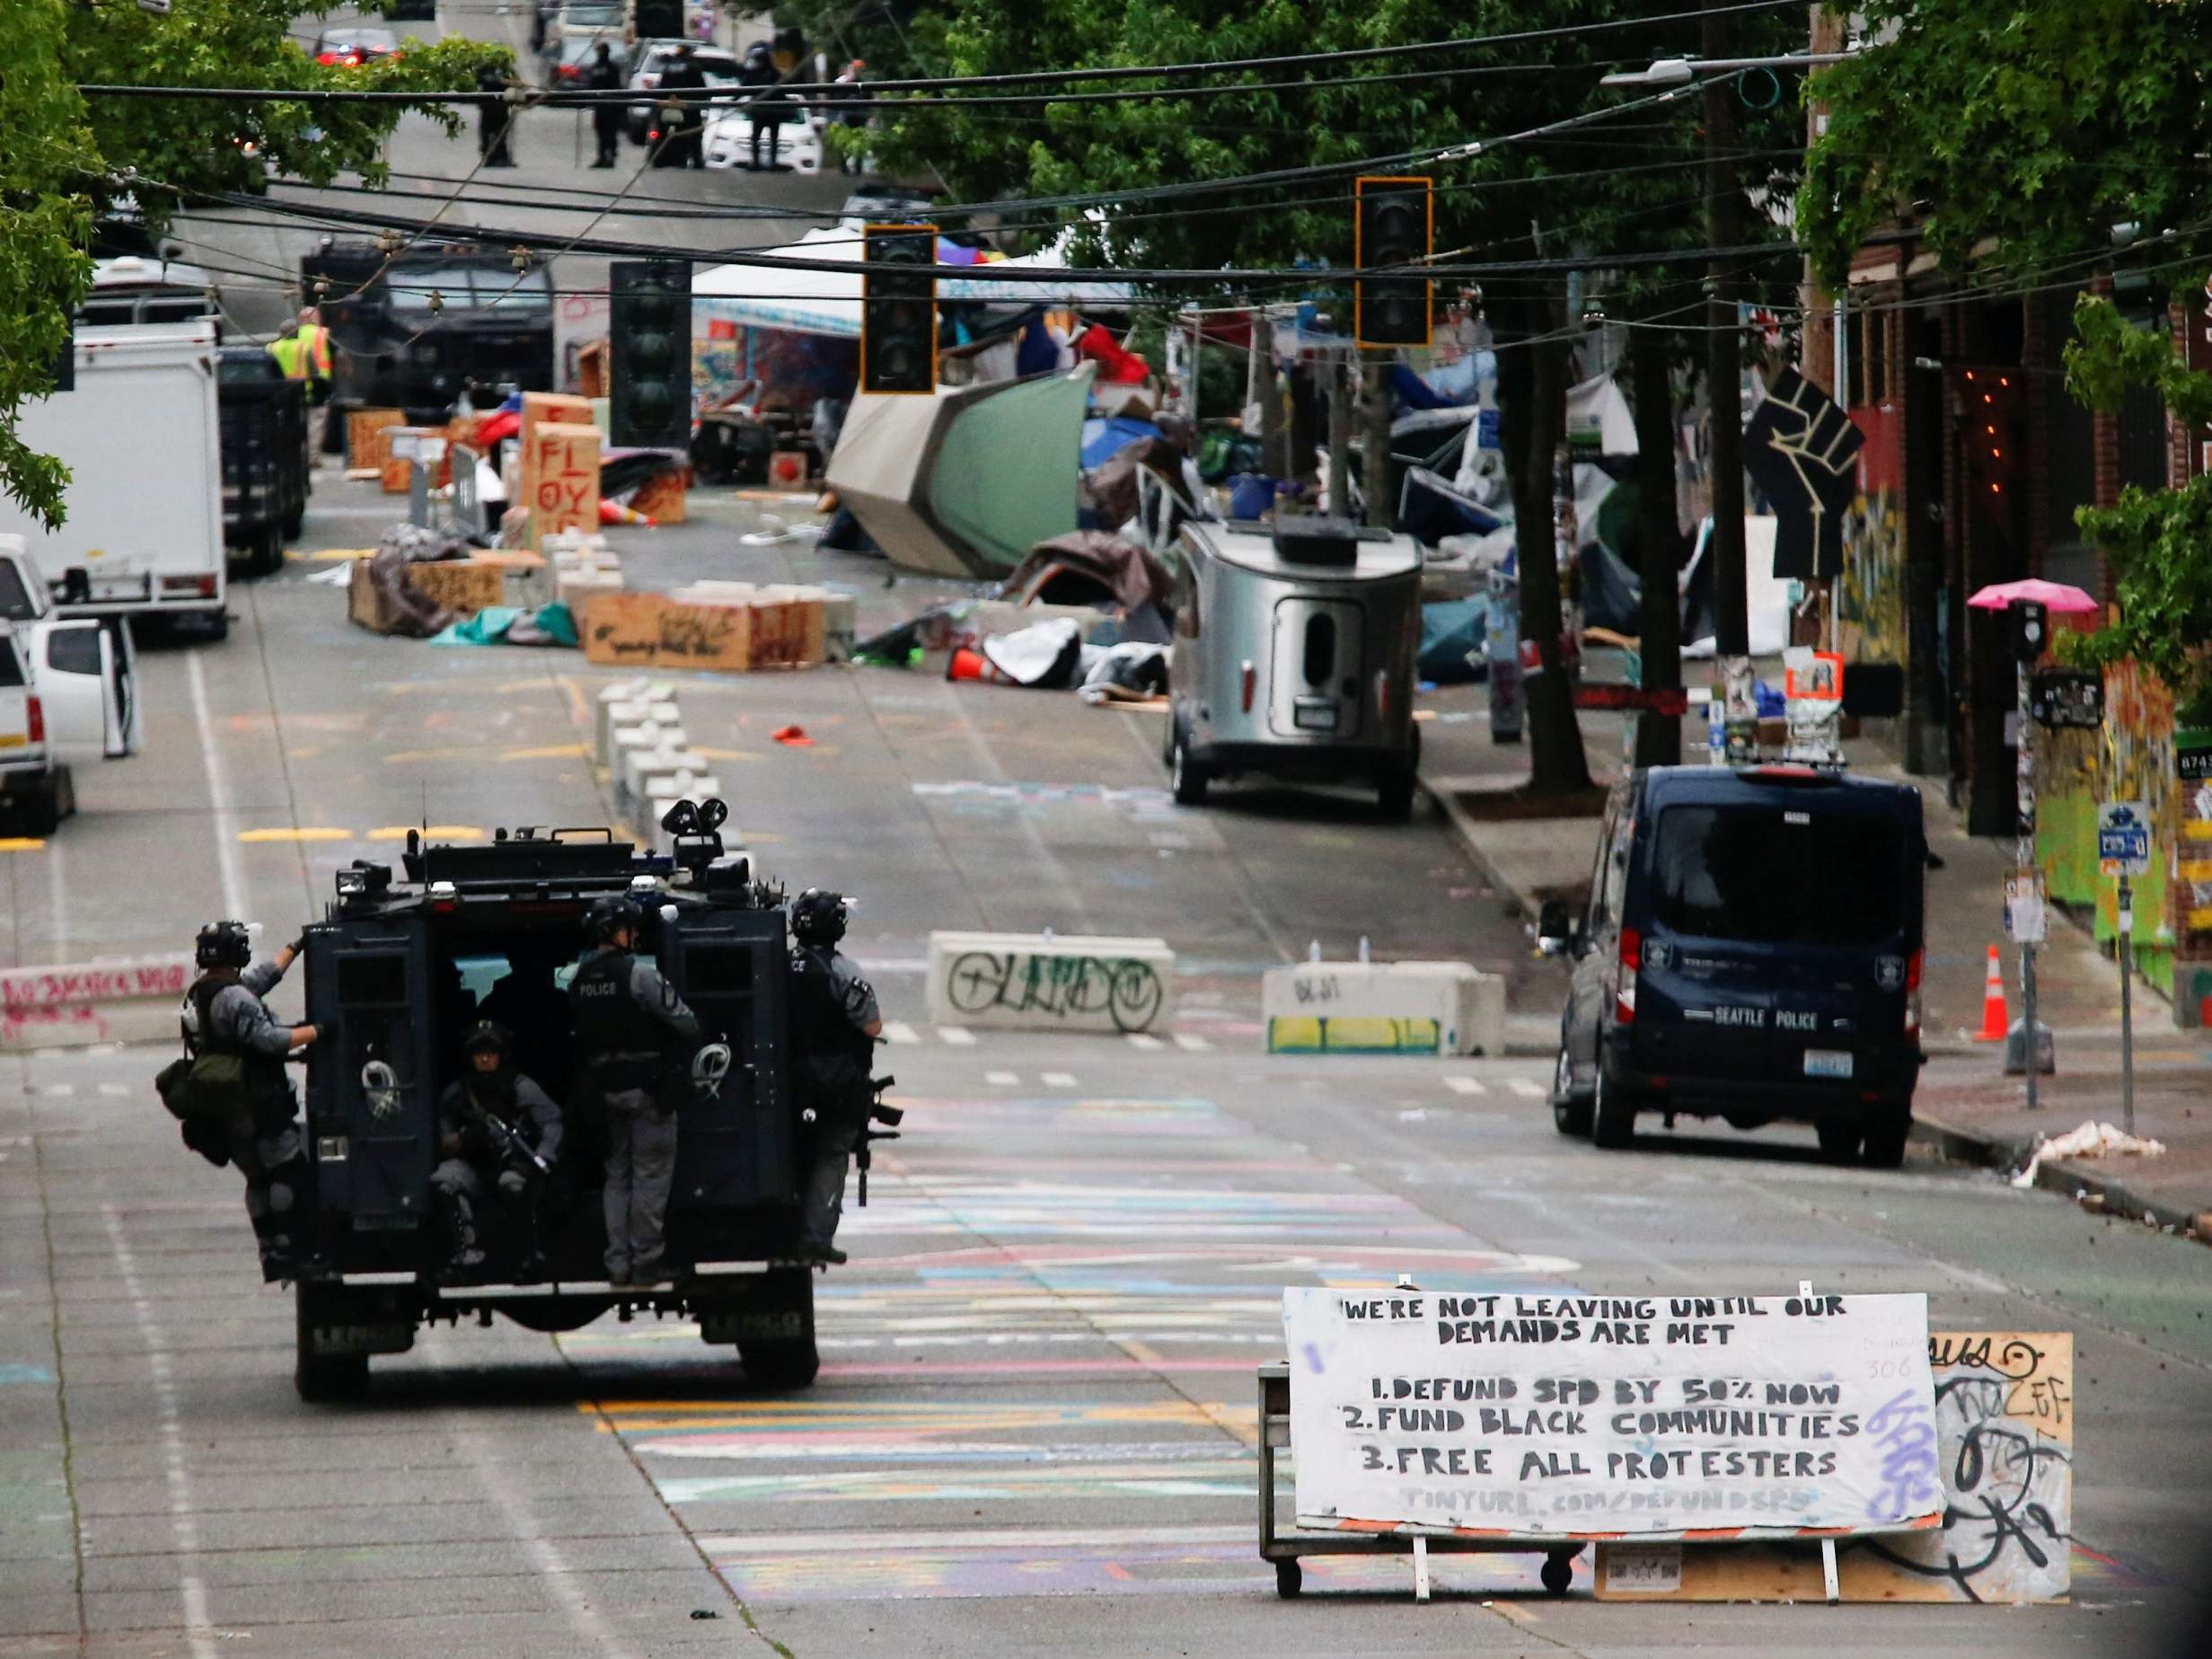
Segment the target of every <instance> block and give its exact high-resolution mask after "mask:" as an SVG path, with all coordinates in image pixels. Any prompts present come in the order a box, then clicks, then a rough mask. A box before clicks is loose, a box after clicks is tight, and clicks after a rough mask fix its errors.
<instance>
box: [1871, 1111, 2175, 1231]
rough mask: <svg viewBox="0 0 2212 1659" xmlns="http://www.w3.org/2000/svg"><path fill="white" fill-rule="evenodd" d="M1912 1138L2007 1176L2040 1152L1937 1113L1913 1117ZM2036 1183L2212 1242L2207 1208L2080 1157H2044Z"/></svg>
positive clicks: (2103, 1210) (2117, 1213) (1953, 1159)
mask: <svg viewBox="0 0 2212 1659" xmlns="http://www.w3.org/2000/svg"><path fill="white" fill-rule="evenodd" d="M1912 1138H1913V1140H1914V1141H1916V1142H1917V1143H1919V1144H1921V1145H1923V1146H1931V1147H1933V1148H1934V1150H1935V1152H1936V1154H1937V1155H1938V1156H1939V1157H1942V1158H1944V1159H1947V1160H1950V1161H1951V1162H1952V1163H1963V1164H1970V1165H1973V1166H1975V1167H1977V1168H1979V1169H1996V1170H1998V1171H2000V1172H2002V1173H2005V1174H2007V1175H2009V1174H2011V1173H2012V1172H2013V1171H2014V1170H2017V1169H2023V1168H2025V1167H2026V1165H2027V1162H2028V1160H2029V1159H2030V1158H2031V1157H2033V1156H2034V1153H2035V1146H2034V1143H2032V1142H2028V1141H2020V1140H2015V1139H2014V1138H2012V1137H2011V1136H2007V1135H1996V1134H1987V1133H1985V1132H1983V1131H1981V1130H1978V1129H1962V1128H1961V1127H1959V1126H1958V1125H1955V1124H1947V1123H1944V1122H1943V1120H1942V1119H1940V1118H1934V1117H1916V1118H1914V1119H1913V1125H1912ZM2035 1185H2036V1187H2037V1188H2038V1189H2039V1190H2040V1191H2043V1192H2049V1193H2056V1194H2058V1196H2060V1197H2062V1198H2075V1199H2080V1198H2084V1197H2093V1198H2095V1199H2096V1200H2097V1205H2096V1207H2097V1209H2098V1211H2099V1213H2102V1214H2105V1215H2111V1216H2117V1217H2118V1218H2119V1219H2120V1220H2122V1221H2139V1222H2147V1223H2148V1224H2150V1225H2152V1226H2155V1227H2162V1228H2164V1229H2166V1230H2168V1231H2173V1232H2179V1233H2181V1234H2182V1235H2183V1236H2184V1237H2187V1238H2193V1239H2197V1240H2199V1242H2200V1243H2206V1244H2212V1237H2207V1236H2205V1235H2203V1234H2200V1233H2199V1231H2197V1218H2198V1216H2199V1215H2200V1214H2203V1213H2207V1212H2205V1211H2200V1210H2191V1209H2188V1208H2184V1207H2181V1206H2177V1205H2174V1204H2173V1203H2172V1201H2171V1200H2168V1199H2164V1198H2152V1197H2146V1196H2144V1195H2143V1194H2141V1193H2139V1192H2137V1191H2136V1190H2135V1189H2134V1188H2133V1187H2129V1186H2128V1184H2127V1183H2126V1182H2125V1181H2123V1180H2117V1179H2114V1178H2111V1177H2110V1176H2108V1175H2106V1174H2105V1173H2104V1172H2103V1171H2102V1170H2100V1169H2096V1168H2095V1167H2094V1166H2093V1165H2090V1164H2086V1163H2083V1162H2080V1161H2079V1160H2074V1159H2047V1160H2044V1161H2043V1162H2042V1163H2041V1164H2039V1165H2038V1166H2037V1167H2036V1171H2035Z"/></svg>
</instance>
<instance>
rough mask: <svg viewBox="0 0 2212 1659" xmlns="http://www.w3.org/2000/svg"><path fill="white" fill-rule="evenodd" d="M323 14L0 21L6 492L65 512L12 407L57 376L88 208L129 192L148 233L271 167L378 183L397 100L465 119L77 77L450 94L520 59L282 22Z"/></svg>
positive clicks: (242, 5)
mask: <svg viewBox="0 0 2212 1659" xmlns="http://www.w3.org/2000/svg"><path fill="white" fill-rule="evenodd" d="M320 14H321V13H320V12H319V11H316V10H313V9H311V8H310V7H309V6H306V5H304V4H300V3H299V0H190V4H179V5H178V6H177V7H176V8H175V9H174V10H173V11H172V12H171V13H168V14H167V15H166V16H154V15H151V14H148V13H144V12H141V11H139V10H138V9H137V7H135V6H131V5H125V4H101V5H65V4H62V0H11V3H10V4H9V5H8V8H7V13H6V22H5V23H4V25H0V200H4V202H5V214H6V218H5V222H4V234H0V490H4V491H5V492H6V494H7V495H8V496H10V497H11V498H13V499H14V500H16V501H17V502H19V503H21V504H22V506H23V507H25V508H26V509H27V510H28V511H30V512H31V513H33V514H36V515H37V516H39V517H40V519H42V520H43V521H44V522H46V523H47V524H48V525H57V524H58V523H60V521H61V516H62V510H63V507H62V498H63V491H64V490H65V489H66V486H67V483H68V474H67V471H66V468H64V467H62V466H61V465H60V464H59V463H57V462H55V461H54V460H53V459H52V458H50V457H48V456H43V455H39V454H33V453H32V452H31V451H30V450H29V449H27V448H26V447H25V446H23V444H22V441H21V439H20V437H18V436H17V431H18V428H17V417H18V414H19V412H20V411H21V410H22V406H23V404H24V403H25V402H27V401H29V400H31V399H35V398H39V397H43V396H45V395H47V394H48V393H49V392H50V391H51V390H52V386H53V376H52V367H53V365H54V363H55V361H56V358H57V355H58V354H59V352H60V351H61V349H62V348H63V344H64V342H65V341H66V340H67V338H68V320H69V315H70V313H71V312H72V310H73V309H74V308H75V305H76V304H77V302H78V301H79V300H81V299H82V298H83V297H84V288H85V287H86V285H87V283H88V282H89V281H90V279H91V274H92V267H91V262H90V260H88V259H87V258H86V257H85V253H84V249H85V246H86V244H87V242H88V239H89V236H90V233H91V229H92V225H93V216H94V214H95V213H96V212H97V211H99V210H100V209H101V208H103V207H109V206H110V205H112V204H113V203H115V202H116V201H118V200H119V199H124V198H128V199H132V200H134V201H135V202H136V203H137V207H138V209H139V211H140V213H141V215H142V216H144V218H145V223H146V225H147V227H148V229H149V230H152V231H154V232H155V233H157V234H158V233H159V231H160V230H161V229H162V228H163V226H164V225H166V224H167V222H168V220H169V218H170V217H171V216H172V215H173V214H174V213H175V212H176V211H177V210H178V208H179V207H181V206H182V205H183V204H185V203H186V202H189V201H190V200H192V199H196V198H199V197H205V196H211V195H214V196H219V195H223V194H227V193H232V192H236V191H241V190H258V189H259V188H260V187H261V186H262V185H263V184H264V183H265V181H266V180H267V178H268V177H269V173H270V172H280V173H282V174H284V175H286V176H289V177H292V178H295V179H300V180H304V181H307V182H309V183H314V184H326V183H329V182H330V181H331V180H332V179H334V178H336V177H337V176H338V175H339V173H340V172H349V171H351V172H359V174H360V175H361V177H362V179H363V180H364V181H366V182H367V183H369V184H371V185H376V184H381V183H383V181H384V179H385V177H386V176H387V172H388V169H387V167H386V165H385V163H384V161H383V144H384V140H385V139H386V138H388V137H390V136H391V134H392V128H394V127H395V126H397V125H398V123H399V119H400V117H401V114H402V113H403V112H404V111H405V110H407V109H409V108H410V107H423V108H426V109H427V113H428V114H429V115H430V116H431V118H432V119H436V120H438V121H440V122H442V123H443V124H444V125H445V127H446V128H447V130H448V131H453V130H456V129H457V128H459V126H460V124H461V121H462V120H463V112H461V111H458V110H454V109H451V108H448V107H442V106H408V105H404V104H401V103H373V104H333V103H309V102H306V101H289V100H271V101H256V100H246V99H238V100H224V99H183V98H177V99H166V98H121V97H112V96H108V97H100V96H94V97H93V98H86V97H84V96H82V95H80V94H79V93H78V92H77V90H76V89H77V87H78V86H79V85H80V84H84V85H137V86H187V87H238V88H248V89H254V90H267V91H287V92H289V91H304V92H313V91H347V90H354V89H358V90H364V91H379V92H419V93H445V92H456V91H463V90H465V89H467V88H468V87H470V86H471V85H473V84H474V82H475V77H476V72H477V69H478V67H479V66H482V65H486V64H491V65H497V66H501V67H507V66H511V65H512V62H513V54H512V53H511V52H509V51H508V49H507V48H505V47H503V46H492V45H486V44H483V43H481V42H478V41H471V40H444V41H440V42H439V43H437V44H436V45H435V46H425V45H423V44H421V43H420V42H413V43H410V46H409V48H408V49H407V51H406V52H405V54H404V55H403V56H401V57H397V58H392V59H385V60H383V61H380V62H378V63H375V64H372V65H366V66H362V67H361V68H358V69H339V68H335V67H330V66H324V65H322V64H318V63H316V62H315V61H314V60H313V58H312V57H310V56H309V55H308V53H307V52H306V51H305V50H304V49H303V47H302V46H301V45H300V43H299V38H298V37H297V36H295V34H294V33H293V32H292V31H293V28H294V25H295V23H296V22H298V20H300V19H301V18H302V17H304V16H310V15H317V16H319V15H320Z"/></svg>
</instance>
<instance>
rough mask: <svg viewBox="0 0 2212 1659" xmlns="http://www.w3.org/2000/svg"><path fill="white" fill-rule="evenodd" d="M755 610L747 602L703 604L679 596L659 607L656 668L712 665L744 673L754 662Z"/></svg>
mask: <svg viewBox="0 0 2212 1659" xmlns="http://www.w3.org/2000/svg"><path fill="white" fill-rule="evenodd" d="M752 641H753V610H752V607H751V606H749V605H745V604H696V603H686V602H685V601H683V600H679V599H669V600H666V601H665V602H664V603H663V604H662V605H661V609H660V650H659V652H658V654H657V655H656V657H654V659H653V666H655V667H656V668H711V669H717V670H719V671H720V672H722V673H725V674H743V673H745V670H746V669H748V668H749V667H751V666H752Z"/></svg>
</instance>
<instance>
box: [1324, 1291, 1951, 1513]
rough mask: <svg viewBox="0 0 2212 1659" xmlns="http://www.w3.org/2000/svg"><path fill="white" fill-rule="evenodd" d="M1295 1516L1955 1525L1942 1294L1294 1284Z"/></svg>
mask: <svg viewBox="0 0 2212 1659" xmlns="http://www.w3.org/2000/svg"><path fill="white" fill-rule="evenodd" d="M1282 1318H1283V1327H1284V1334H1285V1335H1286V1337H1288V1339H1289V1343H1290V1354H1291V1449H1292V1452H1293V1455H1294V1458H1295V1461H1296V1466H1297V1477H1298V1504H1297V1507H1298V1520H1299V1524H1300V1526H1305V1527H1313V1528H1320V1529H1325V1530H1337V1531H1406V1532H1454V1531H1463V1532H1476V1533H1484V1534H1499V1535H1504V1536H1511V1537H1526V1538H1542V1539H1553V1538H1570V1539H1571V1538H1591V1537H1619V1536H1621V1535H1623V1534H1626V1535H1629V1536H1632V1537H1641V1538H1696V1537H1700V1536H1710V1537H1723V1538H1755V1537H1768V1538H1771V1537H1777V1536H1795V1535H1800V1534H1802V1533H1806V1532H1811V1531H1829V1532H1837V1533H1860V1532H1894V1531H1908V1530H1911V1529H1914V1528H1918V1527H1926V1526H1934V1525H1936V1524H1938V1523H1939V1522H1940V1520H1941V1518H1942V1513H1943V1487H1942V1483H1941V1481H1940V1480H1939V1479H1938V1478H1937V1469H1936V1461H1935V1399H1934V1378H1933V1376H1932V1374H1931V1372H1930V1371H1929V1368H1928V1358H1927V1344H1928V1329H1927V1299H1926V1297H1925V1296H1918V1295H1909V1296H1802V1297H1801V1296H1716V1297H1691V1296H1663V1297H1662V1296H1587V1295H1580V1294H1548V1293H1547V1294H1519V1295H1487V1294H1485V1295H1463V1294H1459V1293H1438V1292H1433V1291H1417V1290H1410V1289H1401V1290H1397V1291H1346V1290H1335V1289H1317V1288H1309V1287H1308V1288H1292V1289H1288V1290H1285V1291H1284V1292H1283V1293H1282Z"/></svg>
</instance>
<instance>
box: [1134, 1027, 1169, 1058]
mask: <svg viewBox="0 0 2212 1659" xmlns="http://www.w3.org/2000/svg"><path fill="white" fill-rule="evenodd" d="M1129 1046H1130V1047H1132V1048H1141V1049H1142V1050H1143V1051H1144V1052H1145V1053H1146V1054H1148V1055H1150V1054H1157V1053H1158V1052H1159V1050H1160V1049H1163V1048H1165V1047H1167V1046H1168V1045H1167V1044H1165V1043H1163V1042H1161V1041H1160V1040H1159V1038H1158V1037H1154V1036H1153V1035H1152V1034H1151V1033H1150V1032H1149V1031H1132V1032H1131V1033H1130V1034H1129Z"/></svg>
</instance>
